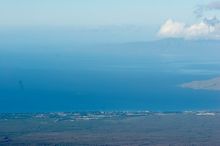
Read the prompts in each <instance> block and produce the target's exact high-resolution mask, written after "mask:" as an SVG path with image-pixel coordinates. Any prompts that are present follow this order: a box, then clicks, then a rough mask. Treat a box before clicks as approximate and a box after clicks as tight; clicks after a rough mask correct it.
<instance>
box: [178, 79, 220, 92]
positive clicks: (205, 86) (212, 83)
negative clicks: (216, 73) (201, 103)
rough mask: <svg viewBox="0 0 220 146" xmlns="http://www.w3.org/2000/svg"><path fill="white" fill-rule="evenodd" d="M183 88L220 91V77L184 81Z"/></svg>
mask: <svg viewBox="0 0 220 146" xmlns="http://www.w3.org/2000/svg"><path fill="white" fill-rule="evenodd" d="M181 87H182V88H191V89H195V90H218V91H220V77H218V78H214V79H209V80H204V81H193V82H189V83H184V84H182V85H181Z"/></svg>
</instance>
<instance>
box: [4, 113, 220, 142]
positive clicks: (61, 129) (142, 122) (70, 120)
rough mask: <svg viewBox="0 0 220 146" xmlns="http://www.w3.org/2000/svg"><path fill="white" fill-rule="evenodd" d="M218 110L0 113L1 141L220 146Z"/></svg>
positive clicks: (219, 114)
mask: <svg viewBox="0 0 220 146" xmlns="http://www.w3.org/2000/svg"><path fill="white" fill-rule="evenodd" d="M219 123H220V113H218V112H165V113H159V112H157V113H152V112H148V111H145V112H83V113H82V112H78V113H76V112H74V113H35V114H30V113H29V114H0V145H1V146H8V145H11V146H15V145H16V146H17V145H18V146H19V145H20V146H29V145H31V146H32V145H33V146H38V145H40V146H44V145H46V146H53V145H59V146H62V145H63V146H68V145H79V146H81V145H82V146H89V145H92V146H108V145H109V146H120V145H122V146H123V145H124V146H130V145H131V146H141V145H146V146H148V145H149V146H219V145H220V139H219V137H220V124H219Z"/></svg>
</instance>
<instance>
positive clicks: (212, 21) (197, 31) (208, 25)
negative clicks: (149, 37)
mask: <svg viewBox="0 0 220 146" xmlns="http://www.w3.org/2000/svg"><path fill="white" fill-rule="evenodd" d="M209 11H212V12H213V11H214V12H216V11H220V1H214V2H210V3H208V4H207V5H199V6H198V7H197V8H196V10H195V11H194V14H195V16H196V17H197V18H199V19H202V20H201V21H200V22H199V23H198V22H197V23H193V24H186V23H185V22H179V21H175V20H173V19H168V20H166V22H165V23H164V24H162V25H161V27H160V30H159V32H158V36H159V37H161V38H184V39H214V40H220V20H219V19H218V18H217V17H216V15H214V16H211V17H210V16H209V17H208V16H206V15H205V13H207V12H209Z"/></svg>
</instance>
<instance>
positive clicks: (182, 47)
mask: <svg viewBox="0 0 220 146" xmlns="http://www.w3.org/2000/svg"><path fill="white" fill-rule="evenodd" d="M0 43H1V44H0V71H1V72H0V112H54V111H90V110H93V111H96V110H106V111H117V110H151V111H182V110H219V109H220V92H219V91H203V90H193V89H185V88H181V86H180V85H181V84H183V83H185V82H191V81H194V80H206V79H210V78H214V77H218V76H220V58H219V54H220V49H219V46H220V42H219V41H186V40H181V39H166V40H160V41H154V42H136V43H124V44H96V45H95V44H91V45H90V44H76V43H72V42H71V41H69V42H62V41H54V42H53V41H51V42H50V41H47V42H46V41H45V42H44V41H39V42H38V41H35V42H30V41H27V42H26V41H19V42H14V43H10V41H1V42H0Z"/></svg>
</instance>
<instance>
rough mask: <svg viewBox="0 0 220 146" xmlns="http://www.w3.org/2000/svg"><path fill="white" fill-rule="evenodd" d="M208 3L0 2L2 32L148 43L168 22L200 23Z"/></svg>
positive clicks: (143, 0)
mask: <svg viewBox="0 0 220 146" xmlns="http://www.w3.org/2000/svg"><path fill="white" fill-rule="evenodd" d="M209 2H212V0H184V1H183V0H35V1H34V0H0V29H6V28H7V29H8V28H9V29H11V28H13V29H20V28H22V29H24V28H45V29H46V28H61V27H62V28H71V29H75V30H77V31H78V30H84V31H88V29H89V30H90V29H93V30H96V31H97V30H99V31H102V32H105V35H106V34H108V33H109V32H111V33H112V32H114V35H116V36H117V34H118V35H119V36H121V37H120V38H121V39H122V38H123V37H125V36H126V38H124V41H126V40H128V41H131V40H134V41H136V40H145V39H148V40H149V39H152V38H153V39H154V38H155V36H156V33H157V32H158V30H159V28H160V26H161V25H162V24H163V23H164V22H165V21H166V20H167V19H174V20H176V21H181V22H184V23H187V24H188V23H189V24H190V23H195V22H199V21H200V19H198V18H196V16H195V15H194V14H193V12H194V10H195V8H196V6H198V5H203V4H207V3H209ZM124 32H126V33H124ZM99 33H100V32H99ZM123 33H124V34H123ZM100 36H101V34H100ZM120 38H119V39H120Z"/></svg>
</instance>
